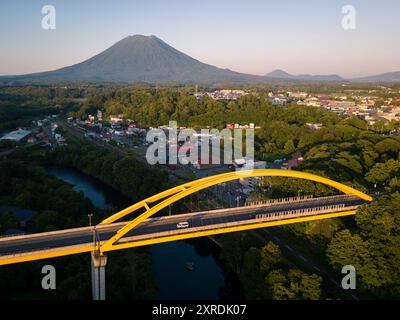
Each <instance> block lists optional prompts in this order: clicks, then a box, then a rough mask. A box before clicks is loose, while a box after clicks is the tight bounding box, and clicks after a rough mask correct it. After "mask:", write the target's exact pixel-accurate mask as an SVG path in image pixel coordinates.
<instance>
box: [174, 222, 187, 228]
mask: <svg viewBox="0 0 400 320" xmlns="http://www.w3.org/2000/svg"><path fill="white" fill-rule="evenodd" d="M176 227H177V228H178V229H183V228H188V227H189V222H187V221H185V222H179V223H178V224H177V225H176Z"/></svg>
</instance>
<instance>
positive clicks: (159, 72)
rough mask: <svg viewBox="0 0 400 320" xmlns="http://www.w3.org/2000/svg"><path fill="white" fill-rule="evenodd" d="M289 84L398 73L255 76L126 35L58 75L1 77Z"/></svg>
mask: <svg viewBox="0 0 400 320" xmlns="http://www.w3.org/2000/svg"><path fill="white" fill-rule="evenodd" d="M288 81H357V82H400V72H391V73H385V74H381V75H376V76H371V77H365V78H358V79H344V78H342V77H340V76H339V75H336V74H333V75H309V74H303V75H292V74H289V73H287V72H286V71H283V70H280V69H277V70H275V71H272V72H270V73H268V74H266V75H265V76H257V75H251V74H244V73H239V72H235V71H232V70H229V69H222V68H218V67H215V66H212V65H209V64H205V63H202V62H200V61H199V60H196V59H194V58H192V57H190V56H188V55H187V54H185V53H182V52H180V51H178V50H177V49H175V48H173V47H171V46H170V45H168V44H167V43H165V42H164V41H162V40H161V39H159V38H157V37H156V36H143V35H133V36H128V37H126V38H124V39H122V40H120V41H118V42H117V43H115V44H114V45H112V46H111V47H109V48H108V49H106V50H104V51H103V52H101V53H99V54H97V55H95V56H94V57H92V58H90V59H88V60H85V61H83V62H81V63H77V64H75V65H72V66H68V67H65V68H61V69H58V70H54V71H47V72H39V73H33V74H27V75H19V76H0V83H2V84H11V85H12V84H54V83H70V82H95V83H97V82H106V83H107V82H111V83H132V82H147V83H153V84H155V83H207V84H217V83H243V84H246V83H266V82H288Z"/></svg>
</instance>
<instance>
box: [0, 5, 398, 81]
mask: <svg viewBox="0 0 400 320" xmlns="http://www.w3.org/2000/svg"><path fill="white" fill-rule="evenodd" d="M46 4H51V5H54V7H55V8H56V12H57V15H56V19H57V20H56V23H57V24H56V30H43V29H42V28H41V19H42V16H43V15H42V13H41V9H42V6H44V5H46ZM344 5H353V6H354V7H355V8H356V10H357V11H356V13H357V15H356V18H357V20H356V29H355V30H344V29H343V28H342V25H341V20H342V17H343V14H342V13H341V9H342V7H343V6H344ZM399 17H400V1H398V0H347V1H341V0H329V1H328V0H302V1H299V0H274V1H272V0H271V1H268V0H246V1H244V0H241V1H235V0H226V1H225V0H219V1H218V0H197V1H190V0H143V1H142V0H112V1H106V0H64V1H62V0H46V1H40V0H1V2H0V74H23V73H30V72H37V71H45V70H52V69H56V68H59V67H63V66H67V65H71V64H74V63H78V62H81V61H83V60H85V59H87V58H90V57H91V56H93V55H95V54H97V53H99V52H100V51H102V50H104V49H106V48H107V47H109V46H111V45H112V44H114V43H115V42H117V41H119V40H120V39H122V38H124V37H126V36H128V35H133V34H144V35H151V34H154V35H156V36H157V37H159V38H161V39H162V40H164V41H165V42H167V43H168V44H170V45H172V46H173V47H175V48H176V49H178V50H180V51H183V52H184V53H186V54H189V55H190V56H192V57H193V58H196V59H198V60H200V61H202V62H205V63H209V64H213V65H216V66H218V67H223V68H230V69H232V70H235V71H240V72H246V73H253V74H265V73H267V72H270V71H272V70H274V69H277V68H280V69H284V70H286V71H288V72H290V73H294V74H300V73H312V74H330V73H337V74H340V75H343V76H347V77H351V76H363V75H370V74H376V73H382V72H388V71H400V39H399V32H400V18H399Z"/></svg>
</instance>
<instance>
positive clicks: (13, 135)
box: [0, 129, 32, 142]
mask: <svg viewBox="0 0 400 320" xmlns="http://www.w3.org/2000/svg"><path fill="white" fill-rule="evenodd" d="M31 134H32V131H30V130H24V129H18V130H16V131H11V132H9V133H7V134H6V135H4V136H3V137H1V138H0V140H11V141H15V142H23V141H27V140H28V138H29V136H30V135H31Z"/></svg>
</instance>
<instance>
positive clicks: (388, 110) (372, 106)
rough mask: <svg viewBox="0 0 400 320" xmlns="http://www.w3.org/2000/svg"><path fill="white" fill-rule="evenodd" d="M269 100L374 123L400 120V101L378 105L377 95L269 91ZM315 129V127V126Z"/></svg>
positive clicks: (389, 99)
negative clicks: (327, 94) (318, 109)
mask: <svg viewBox="0 0 400 320" xmlns="http://www.w3.org/2000/svg"><path fill="white" fill-rule="evenodd" d="M267 99H268V101H269V102H270V103H271V104H272V105H276V106H282V107H283V106H286V105H287V104H288V103H296V104H297V105H304V106H311V107H316V108H324V109H326V110H330V111H332V112H335V113H337V114H340V115H346V116H353V115H354V116H357V117H359V118H361V119H364V120H365V121H367V122H368V124H369V125H373V124H375V123H376V122H378V121H383V122H385V123H389V122H391V121H400V101H398V100H396V101H394V100H393V99H392V98H388V99H386V100H385V101H384V104H383V105H380V106H379V105H377V100H378V99H379V98H378V97H377V96H368V95H350V96H347V95H342V96H334V97H330V96H325V95H309V94H308V93H307V92H285V93H278V94H274V93H273V92H269V93H268V98H267ZM314 129H315V128H314Z"/></svg>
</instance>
